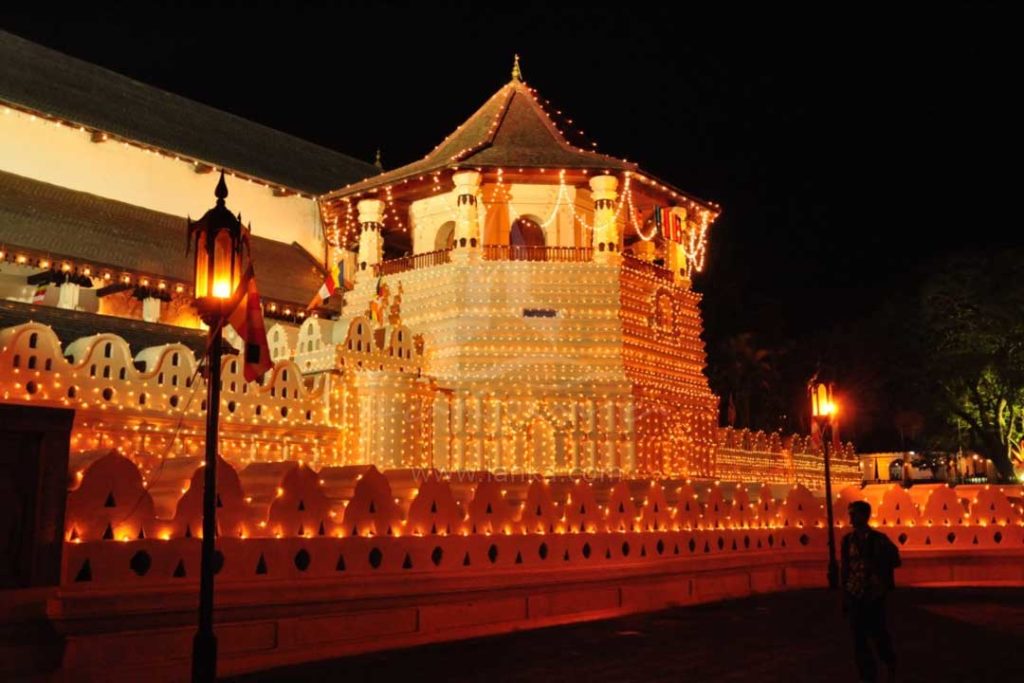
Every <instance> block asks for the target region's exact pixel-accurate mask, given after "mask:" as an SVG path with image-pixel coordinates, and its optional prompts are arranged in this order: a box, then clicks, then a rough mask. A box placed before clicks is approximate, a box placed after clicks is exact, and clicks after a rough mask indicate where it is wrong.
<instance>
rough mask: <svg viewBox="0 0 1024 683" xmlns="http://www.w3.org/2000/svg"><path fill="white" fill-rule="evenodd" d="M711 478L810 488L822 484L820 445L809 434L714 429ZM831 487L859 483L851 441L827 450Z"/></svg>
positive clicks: (819, 487)
mask: <svg viewBox="0 0 1024 683" xmlns="http://www.w3.org/2000/svg"><path fill="white" fill-rule="evenodd" d="M717 436H718V451H717V456H716V458H717V461H716V469H715V478H716V479H719V480H724V481H750V480H753V479H756V480H759V481H764V482H766V483H769V484H800V485H803V486H806V487H808V488H810V489H813V490H821V489H823V488H824V486H825V464H824V454H823V452H822V450H821V444H820V443H819V442H817V441H815V440H814V439H812V438H811V437H809V436H808V437H802V436H799V435H795V434H794V435H790V436H788V437H785V438H783V437H782V435H781V434H780V433H778V432H771V433H767V432H761V431H757V432H752V431H750V430H747V429H733V428H732V427H723V428H720V429H719V430H718V434H717ZM830 460H831V470H832V486H833V489H835V490H838V489H839V488H842V487H843V486H846V485H852V484H859V483H860V482H861V470H860V462H859V461H858V459H857V454H856V452H855V450H854V447H853V444H852V443H845V444H841V445H840V446H839V447H837V448H833V449H832V451H831V458H830Z"/></svg>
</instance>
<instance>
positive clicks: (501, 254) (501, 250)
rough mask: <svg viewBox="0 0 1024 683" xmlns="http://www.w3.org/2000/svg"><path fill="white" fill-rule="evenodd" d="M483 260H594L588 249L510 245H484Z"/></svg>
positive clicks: (591, 251) (577, 261) (575, 261)
mask: <svg viewBox="0 0 1024 683" xmlns="http://www.w3.org/2000/svg"><path fill="white" fill-rule="evenodd" d="M484 258H485V259H486V260H488V261H556V262H561V263H585V262H587V261H591V260H593V258H594V250H593V249H591V248H589V247H534V246H519V245H511V244H485V245H484Z"/></svg>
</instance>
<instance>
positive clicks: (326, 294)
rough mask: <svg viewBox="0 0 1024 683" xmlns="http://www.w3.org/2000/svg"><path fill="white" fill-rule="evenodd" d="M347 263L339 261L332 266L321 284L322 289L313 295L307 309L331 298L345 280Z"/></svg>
mask: <svg viewBox="0 0 1024 683" xmlns="http://www.w3.org/2000/svg"><path fill="white" fill-rule="evenodd" d="M344 272H345V263H344V262H343V261H339V262H338V264H337V265H335V266H334V268H332V269H331V270H330V271H329V272H328V273H327V275H326V276H325V277H324V283H323V284H322V285H320V289H319V290H317V293H316V294H315V295H313V299H312V301H310V302H309V304H308V305H307V306H306V310H307V311H309V310H312V309H314V308H316V307H317V306H319V305H321V304H322V303H323V302H325V301H327V300H328V299H330V298H331V295H332V294H334V292H335V290H336V289H338V287H339V286H341V284H342V283H344V282H345V278H344ZM346 284H347V283H346Z"/></svg>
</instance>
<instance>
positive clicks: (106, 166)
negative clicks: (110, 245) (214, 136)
mask: <svg viewBox="0 0 1024 683" xmlns="http://www.w3.org/2000/svg"><path fill="white" fill-rule="evenodd" d="M0 170H4V171H7V172H9V173H14V174H17V175H21V176H25V177H28V178H33V179H35V180H39V181H42V182H45V183H50V184H53V185H59V186H61V187H66V188H69V189H72V190H77V191H80V192H88V193H90V194H94V195H98V196H101V197H106V198H108V199H116V200H118V201H122V202H126V203H128V204H134V205H135V206H141V207H145V208H147V209H152V210H154V211H160V212H163V213H167V214H171V215H173V216H186V215H191V216H192V218H198V217H200V216H202V215H203V214H204V213H205V212H206V211H207V210H208V209H210V208H211V207H212V206H213V204H214V201H215V200H214V196H213V190H214V187H215V186H216V184H217V176H216V175H215V174H214V173H196V172H195V170H194V167H193V165H192V164H191V163H189V162H186V161H184V160H181V159H177V158H175V157H173V156H166V155H164V154H160V153H157V152H150V151H147V150H143V149H141V148H139V147H136V146H134V145H130V144H127V143H122V142H117V141H114V140H107V141H104V142H92V139H91V134H90V133H89V132H88V131H86V130H82V129H79V128H72V127H70V126H66V125H62V124H58V123H54V122H52V121H48V120H46V119H42V118H39V117H36V116H33V115H31V114H27V113H24V112H21V111H18V110H15V109H11V108H9V107H3V106H2V105H0ZM228 190H229V192H230V195H229V196H228V208H230V209H231V210H232V211H234V212H236V213H238V212H241V213H242V219H243V220H244V221H245V222H246V223H248V222H250V221H251V222H252V228H253V233H254V234H256V235H259V236H261V237H267V238H269V239H273V240H277V241H279V242H286V243H291V242H298V243H299V244H300V245H302V246H303V247H304V248H305V249H307V250H308V251H309V252H310V253H311V254H313V255H315V256H320V255H322V254H323V242H322V241H321V240H322V237H321V235H322V230H321V227H320V214H319V210H318V209H317V206H316V202H315V201H314V200H313V199H311V198H307V197H302V196H299V195H288V196H284V197H275V196H274V193H273V190H272V189H271V187H269V186H267V185H262V184H260V183H254V182H251V181H249V180H245V179H242V178H237V177H230V176H229V177H228Z"/></svg>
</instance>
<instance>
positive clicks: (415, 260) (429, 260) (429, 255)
mask: <svg viewBox="0 0 1024 683" xmlns="http://www.w3.org/2000/svg"><path fill="white" fill-rule="evenodd" d="M451 253H452V252H451V249H441V250H439V251H428V252H424V253H422V254H413V255H412V256H403V257H402V258H394V259H390V260H388V261H382V262H380V263H378V264H377V265H375V266H374V267H373V274H374V275H376V276H378V277H380V276H381V275H394V274H395V273H404V272H405V271H407V270H418V269H420V268H430V267H432V266H439V265H441V264H444V263H448V262H449V261H451Z"/></svg>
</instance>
